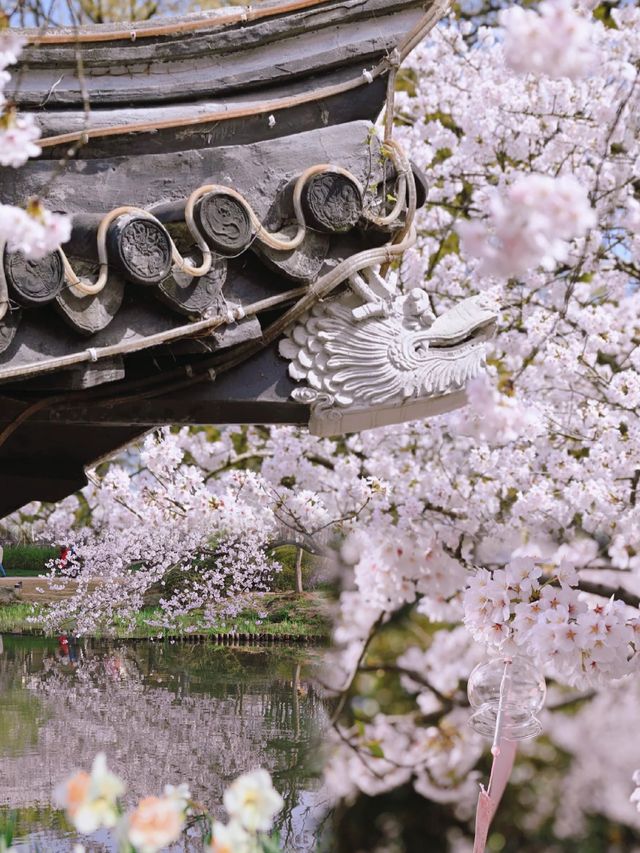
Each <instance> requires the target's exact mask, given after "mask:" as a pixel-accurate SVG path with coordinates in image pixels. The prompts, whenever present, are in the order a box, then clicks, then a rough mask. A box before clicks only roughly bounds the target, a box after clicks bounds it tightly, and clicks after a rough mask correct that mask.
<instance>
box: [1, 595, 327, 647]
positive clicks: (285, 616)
mask: <svg viewBox="0 0 640 853" xmlns="http://www.w3.org/2000/svg"><path fill="white" fill-rule="evenodd" d="M327 610H328V602H327V598H326V596H325V595H324V594H323V593H304V594H303V595H294V594H292V593H270V594H265V595H260V596H259V597H258V596H254V597H253V600H252V601H251V602H250V603H248V604H247V605H246V606H245V607H244V608H243V610H242V611H241V612H240V613H239V614H238V616H237V617H235V618H233V619H229V618H224V617H221V618H220V619H219V620H217V621H216V622H215V623H214V624H212V625H206V624H205V623H204V622H203V618H202V614H201V613H199V612H194V613H193V614H191V615H190V616H189V617H182V618H181V619H179V620H178V622H177V625H176V627H174V628H171V629H164V628H157V627H154V626H151V625H149V624H148V623H149V622H150V621H155V620H157V619H158V618H159V617H160V608H158V607H148V608H145V609H144V610H141V611H140V612H139V613H138V614H136V619H135V624H134V625H133V626H132V627H129V626H128V625H125V623H124V622H120V624H118V623H116V625H115V630H114V632H112V633H109V634H108V636H115V637H117V638H120V639H144V638H149V637H164V636H172V637H175V636H180V635H182V634H184V635H189V634H199V635H204V636H215V635H218V634H229V633H232V632H235V633H237V634H249V635H260V634H262V635H268V636H272V637H284V636H286V637H294V638H303V637H314V638H319V637H326V636H328V633H329V619H328V614H327ZM45 611H46V606H42V605H40V606H39V605H32V604H26V603H24V602H13V603H10V604H5V605H0V633H3V632H4V633H14V634H15V633H29V634H31V633H38V634H40V633H42V629H41V628H39V627H38V625H37V624H34V623H33V622H31V621H29V620H30V618H31V617H36V618H38V617H39V616H40V617H41V616H43V615H44V613H45ZM64 627H65V629H66V630H68V631H73V629H74V625H73V624H71V623H69V624H67V625H65V626H64ZM94 636H95V637H96V638H99V637H103V636H107V634H106V632H105V633H101V632H96V634H95V635H94Z"/></svg>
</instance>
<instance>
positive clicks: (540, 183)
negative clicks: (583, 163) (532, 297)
mask: <svg viewBox="0 0 640 853" xmlns="http://www.w3.org/2000/svg"><path fill="white" fill-rule="evenodd" d="M514 177H515V179H514V181H513V183H512V184H511V185H510V186H509V187H507V188H500V189H490V190H487V191H486V192H485V193H484V199H483V198H482V197H481V195H479V196H478V197H477V198H476V200H477V201H478V203H479V204H481V205H482V206H483V207H486V209H487V214H488V215H487V220H486V221H482V220H478V219H473V220H465V221H462V222H460V223H459V224H458V233H459V234H460V237H461V240H462V249H463V251H464V252H466V253H467V254H469V255H471V256H473V257H476V258H479V259H480V260H481V264H480V266H479V268H478V273H479V274H480V275H489V276H496V277H498V278H500V277H504V278H510V277H514V276H519V275H522V274H523V273H525V272H527V271H528V270H530V269H532V268H535V267H538V266H542V267H544V268H545V269H547V270H552V269H554V268H555V267H556V265H557V264H558V262H560V261H566V260H567V259H568V257H569V251H570V241H571V240H573V239H574V238H576V237H583V236H584V235H585V234H586V232H587V230H588V229H589V228H591V227H592V226H593V225H595V215H594V212H593V210H592V208H591V205H590V203H589V199H588V196H587V193H586V190H585V189H584V187H583V186H581V184H580V183H579V182H578V181H577V180H576V178H575V177H573V175H562V176H560V177H557V178H556V177H550V176H549V175H536V174H530V175H522V176H520V175H516V176H514Z"/></svg>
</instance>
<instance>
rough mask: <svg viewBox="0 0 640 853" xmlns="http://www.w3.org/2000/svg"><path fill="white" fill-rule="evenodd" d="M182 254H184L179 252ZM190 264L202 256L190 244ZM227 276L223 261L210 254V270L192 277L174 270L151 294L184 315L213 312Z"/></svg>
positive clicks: (188, 255)
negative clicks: (212, 258) (211, 261)
mask: <svg viewBox="0 0 640 853" xmlns="http://www.w3.org/2000/svg"><path fill="white" fill-rule="evenodd" d="M183 254H184V253H183ZM186 260H187V261H188V262H189V263H190V264H200V263H202V255H201V254H200V253H199V252H198V250H197V249H196V248H195V247H193V248H192V250H191V251H190V252H187V253H186ZM226 279H227V261H226V259H225V258H222V257H220V256H214V260H213V263H212V265H211V269H210V270H209V272H208V273H207V274H206V275H203V276H200V277H199V278H194V277H193V276H191V275H187V274H186V273H183V272H178V271H177V270H174V271H173V272H172V274H171V275H170V276H168V278H166V279H165V280H164V281H162V282H161V283H160V284H159V285H158V288H157V290H154V293H155V294H156V295H157V296H158V298H159V299H160V300H161V301H162V302H164V303H165V304H166V305H168V306H169V307H170V308H173V309H174V311H177V312H178V313H179V314H185V315H186V316H193V315H197V316H203V315H205V314H208V313H215V309H216V308H217V307H219V306H220V303H221V302H222V301H223V300H222V287H223V285H224V283H225V281H226Z"/></svg>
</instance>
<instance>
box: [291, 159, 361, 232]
mask: <svg viewBox="0 0 640 853" xmlns="http://www.w3.org/2000/svg"><path fill="white" fill-rule="evenodd" d="M362 205H363V200H362V193H361V192H360V189H359V187H358V186H357V184H355V183H354V181H352V180H349V178H348V177H347V176H346V175H343V174H341V173H339V172H320V173H319V174H317V175H314V176H313V177H312V178H310V179H309V180H308V181H307V183H306V184H305V186H304V189H303V191H302V209H303V210H304V215H305V218H306V220H307V222H308V223H309V225H310V226H311V227H312V228H316V229H317V230H318V231H325V232H327V233H331V232H342V231H350V230H351V229H352V228H353V227H354V226H355V225H356V224H357V222H358V220H359V219H360V216H361V214H362Z"/></svg>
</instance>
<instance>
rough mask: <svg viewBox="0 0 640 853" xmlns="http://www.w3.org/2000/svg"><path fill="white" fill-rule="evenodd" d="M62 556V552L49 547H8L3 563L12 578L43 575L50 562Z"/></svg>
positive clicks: (5, 550)
mask: <svg viewBox="0 0 640 853" xmlns="http://www.w3.org/2000/svg"><path fill="white" fill-rule="evenodd" d="M59 555H60V550H59V549H58V548H54V547H51V546H47V545H7V546H6V547H5V549H4V557H3V560H2V563H3V565H4V567H5V570H6V572H7V574H8V575H9V576H10V577H29V576H33V575H42V574H44V573H45V572H46V571H48V569H47V563H48V561H49V560H51V559H54V558H56V557H58V556H59Z"/></svg>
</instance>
